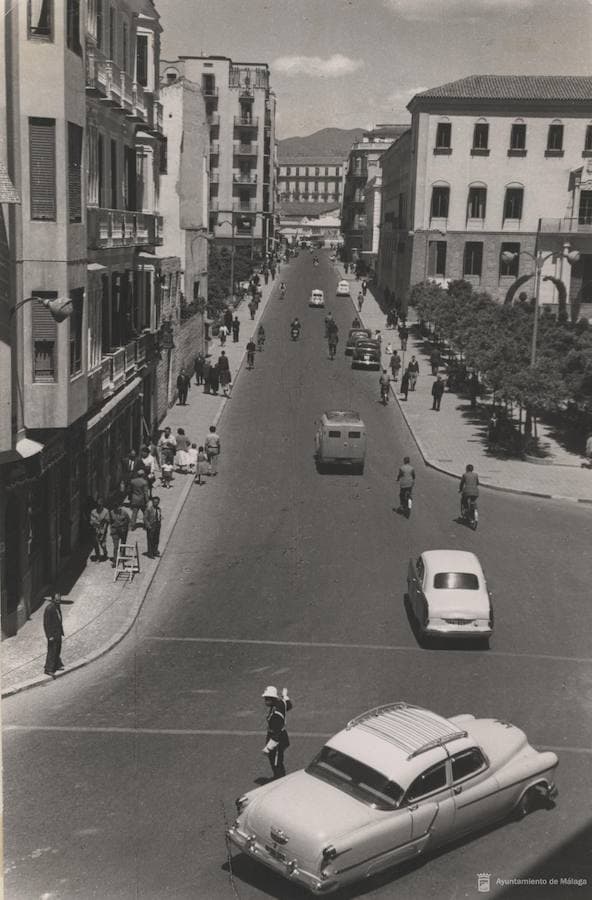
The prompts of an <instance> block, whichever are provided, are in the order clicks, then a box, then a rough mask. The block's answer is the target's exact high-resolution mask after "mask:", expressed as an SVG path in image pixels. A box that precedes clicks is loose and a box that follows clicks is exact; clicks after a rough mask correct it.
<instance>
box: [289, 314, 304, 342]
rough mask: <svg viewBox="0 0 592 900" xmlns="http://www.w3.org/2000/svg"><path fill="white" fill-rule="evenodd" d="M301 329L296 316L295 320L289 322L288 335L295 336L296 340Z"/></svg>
mask: <svg viewBox="0 0 592 900" xmlns="http://www.w3.org/2000/svg"><path fill="white" fill-rule="evenodd" d="M301 328H302V326H301V324H300V319H299V318H298V316H296V318H295V319H292V321H291V322H290V334H291V335H292V336H293V335H296V337H297V338H298V337H300V329H301Z"/></svg>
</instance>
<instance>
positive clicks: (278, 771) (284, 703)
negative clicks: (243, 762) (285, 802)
mask: <svg viewBox="0 0 592 900" xmlns="http://www.w3.org/2000/svg"><path fill="white" fill-rule="evenodd" d="M263 697H271V699H272V700H273V706H270V707H269V708H268V710H267V715H266V720H267V736H266V741H267V743H266V745H265V747H264V750H263V752H264V753H266V754H267V755H268V757H269V764H270V766H271V771H272V772H273V777H274V778H282V777H283V776H284V775H285V774H286V769H285V766H284V752H285V750H286V749H287V748H288V747H289V746H290V738H289V737H288V732H287V730H286V713H287V712H289V711H290V710H291V709H292V701H291V700H290V699H289V697H288V693H287V691H286V689H285V688H284V691H283V696H282V697H279V696H278V693H277V689H276V688H271V687H268V688H266V689H265V691H264V693H263Z"/></svg>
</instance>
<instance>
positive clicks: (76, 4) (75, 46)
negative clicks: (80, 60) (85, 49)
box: [66, 0, 82, 56]
mask: <svg viewBox="0 0 592 900" xmlns="http://www.w3.org/2000/svg"><path fill="white" fill-rule="evenodd" d="M66 12H67V44H68V48H69V49H70V50H72V52H73V53H77V54H78V56H82V45H81V43H80V0H68V7H67V11H66Z"/></svg>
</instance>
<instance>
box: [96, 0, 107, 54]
mask: <svg viewBox="0 0 592 900" xmlns="http://www.w3.org/2000/svg"><path fill="white" fill-rule="evenodd" d="M104 27H105V12H104V10H103V0H97V48H98V49H99V50H102V49H103V29H104Z"/></svg>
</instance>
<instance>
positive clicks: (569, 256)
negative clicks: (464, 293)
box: [501, 244, 580, 368]
mask: <svg viewBox="0 0 592 900" xmlns="http://www.w3.org/2000/svg"><path fill="white" fill-rule="evenodd" d="M569 247H570V245H569V244H564V246H563V250H562V252H561V253H557V251H556V250H551V251H550V252H549V253H546V254H545V255H544V256H543V253H542V252H541V251H540V250H539V251H538V253H536V255H535V254H533V253H529V252H528V251H527V250H523V251H522V255H524V256H528V257H530V259H532V261H533V263H534V272H532V273H531V274H530V276H529V278H532V276H533V275H534V276H535V283H534V284H535V287H534V324H533V327H532V342H531V347H530V365H531V368H532V367H533V366H534V364H535V362H536V345H537V337H538V328H539V299H540V296H539V295H540V290H541V272H542V269H543V266H544V265H545V263H546V262H547V260H548V259H551V257H560V258H561V259H566V260H567V262H568V263H569V264H570V265H573V264H574V263H576V262H577V261H578V260H579V258H580V251H579V250H570V249H569ZM519 256H520V254H519V253H515V252H513V251H512V250H504V251H503V252H502V254H501V258H502V260H503V261H504V262H505V263H511V262H514V260H516V259H518V258H519ZM527 280H528V279H527ZM553 281H554V282H555V283H557V282H559V284H561V285H562V286H563V289H564V290H565V285H564V284H563V282H562V281H560V280H559V279H553ZM557 286H558V285H557Z"/></svg>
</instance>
